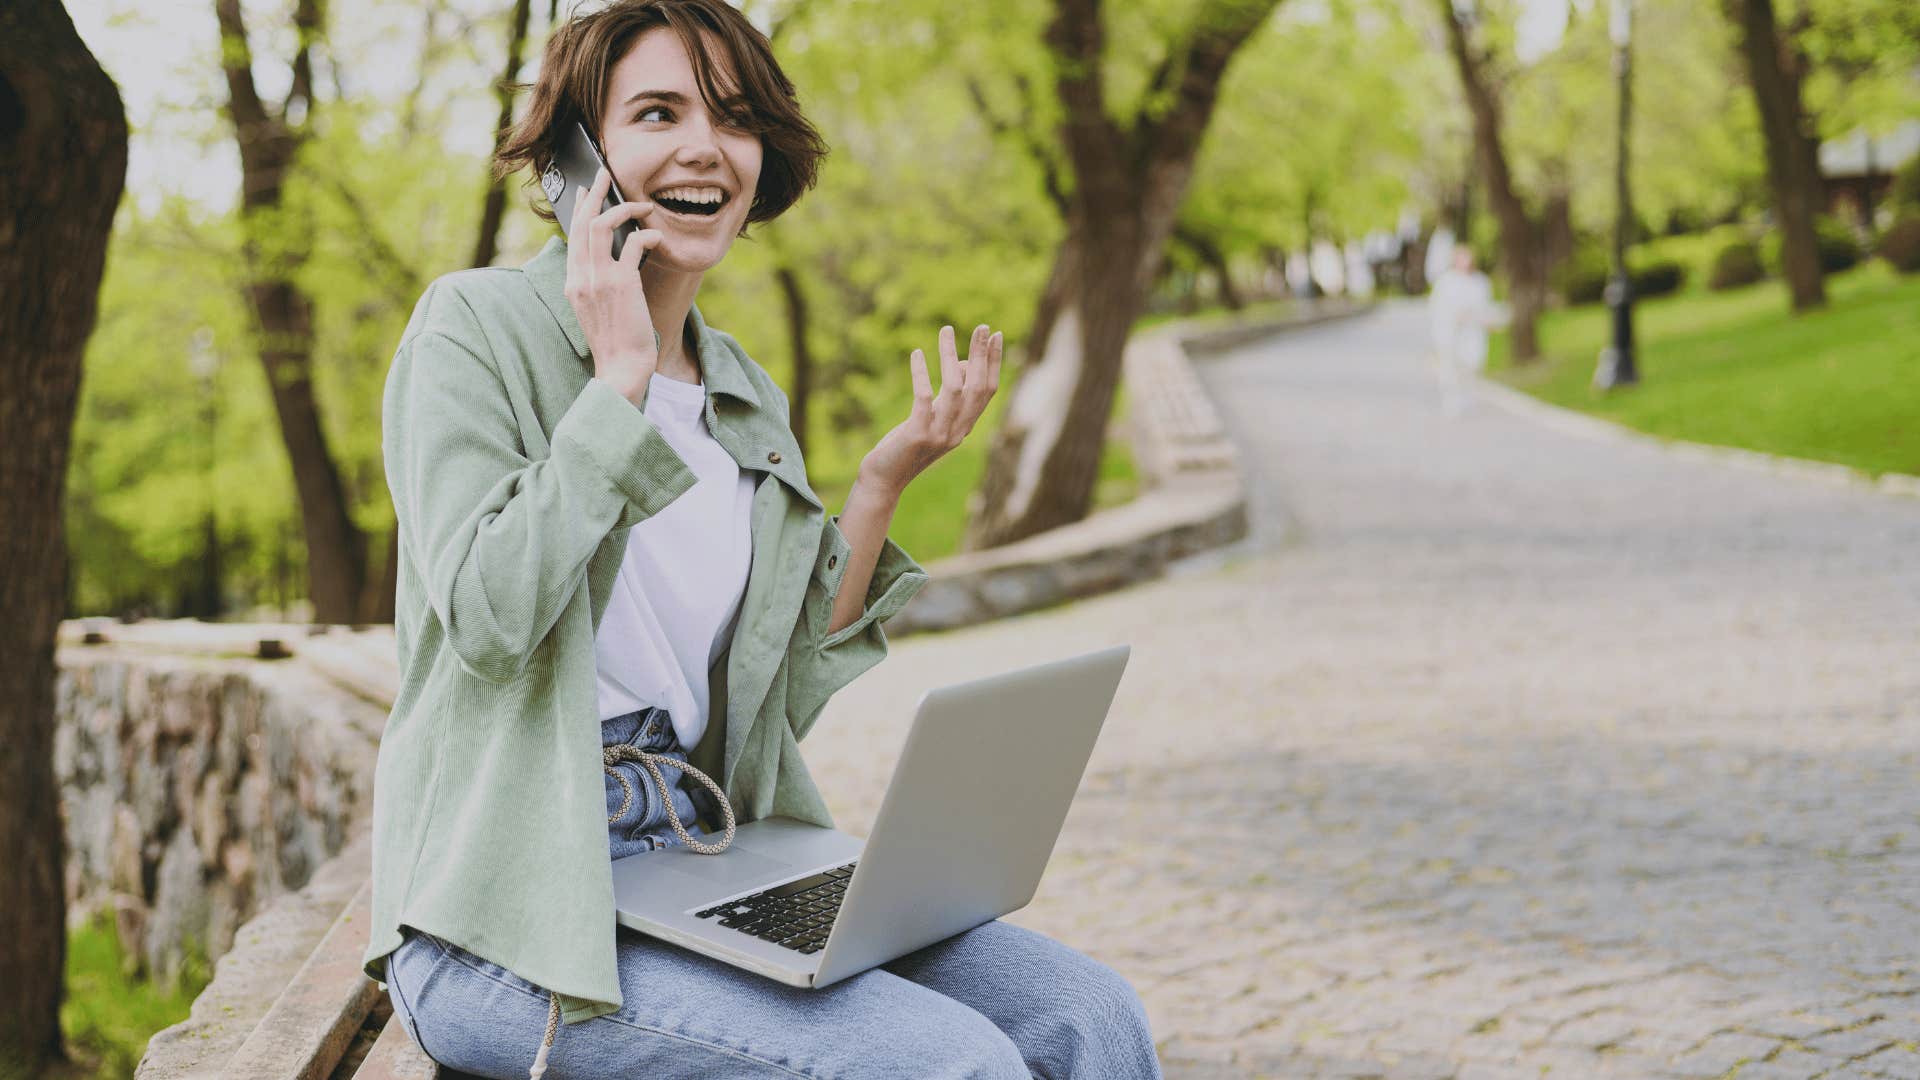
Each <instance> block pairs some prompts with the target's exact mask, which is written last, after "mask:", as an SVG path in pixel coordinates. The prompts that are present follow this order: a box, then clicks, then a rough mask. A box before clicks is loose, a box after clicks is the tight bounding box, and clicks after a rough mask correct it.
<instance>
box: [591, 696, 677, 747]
mask: <svg viewBox="0 0 1920 1080" xmlns="http://www.w3.org/2000/svg"><path fill="white" fill-rule="evenodd" d="M600 745H601V746H622V745H631V746H634V747H636V748H638V749H641V750H648V751H652V752H653V753H658V754H665V753H672V752H674V751H676V750H681V749H683V748H682V747H681V746H680V740H679V739H678V738H676V737H675V735H674V731H673V718H672V717H671V716H669V715H668V713H667V710H666V709H665V708H664V707H662V706H659V705H653V706H649V707H647V708H645V709H640V710H637V711H635V712H630V713H622V714H621V715H619V716H614V717H609V718H607V719H605V720H602V721H600Z"/></svg>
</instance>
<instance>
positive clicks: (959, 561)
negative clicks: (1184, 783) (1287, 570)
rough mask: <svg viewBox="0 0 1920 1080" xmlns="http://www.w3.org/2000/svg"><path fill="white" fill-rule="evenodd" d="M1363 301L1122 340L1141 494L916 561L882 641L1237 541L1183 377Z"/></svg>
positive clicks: (1148, 574) (1224, 476)
mask: <svg viewBox="0 0 1920 1080" xmlns="http://www.w3.org/2000/svg"><path fill="white" fill-rule="evenodd" d="M1371 310H1373V305H1372V304H1337V305H1336V304H1331V303H1325V302H1323V303H1322V304H1319V305H1316V306H1315V307H1314V308H1313V309H1312V310H1310V311H1307V312H1305V313H1294V314H1291V315H1288V316H1286V317H1284V318H1278V319H1266V320H1261V321H1257V322H1245V323H1235V322H1233V321H1231V320H1227V321H1225V322H1222V323H1219V324H1217V325H1211V326H1208V327H1206V328H1204V329H1202V328H1195V327H1192V326H1190V325H1189V324H1187V323H1182V322H1174V323H1168V324H1164V325H1161V326H1157V327H1154V328H1153V329H1151V330H1147V331H1144V332H1142V333H1139V334H1135V335H1133V336H1131V337H1129V338H1128V339H1127V344H1126V351H1125V354H1124V355H1123V357H1122V360H1121V364H1122V372H1121V378H1122V379H1123V380H1126V381H1127V384H1128V385H1129V386H1130V387H1139V388H1143V389H1144V390H1145V392H1141V393H1136V394H1135V395H1134V397H1133V402H1134V406H1133V416H1132V418H1131V420H1130V424H1131V426H1133V428H1134V432H1133V436H1132V439H1131V442H1132V444H1133V448H1134V454H1135V469H1136V471H1137V472H1138V474H1139V475H1140V478H1141V482H1142V489H1143V490H1142V491H1141V492H1140V494H1138V495H1137V496H1135V497H1134V498H1133V499H1132V500H1130V501H1129V502H1127V503H1125V504H1124V505H1121V506H1114V507H1108V508H1106V509H1104V510H1100V511H1098V512H1096V513H1093V514H1090V515H1088V516H1087V517H1085V518H1083V519H1081V520H1080V521H1076V522H1073V523H1072V524H1070V525H1062V526H1060V527H1058V528H1054V529H1049V530H1047V531H1046V532H1043V533H1037V534H1035V535H1033V536H1030V537H1027V538H1026V539H1024V540H1020V541H1016V542H1014V543H1011V544H1006V545H1003V546H1000V547H996V548H987V549H984V550H980V551H969V552H962V553H960V554H958V555H952V556H949V557H947V558H945V559H941V560H939V561H938V562H935V563H932V564H930V565H928V566H927V573H928V575H929V577H930V578H931V580H929V581H928V582H927V584H926V585H925V586H923V587H922V588H921V591H920V593H919V595H917V596H916V597H915V598H914V599H913V600H912V601H911V602H910V603H908V604H907V606H906V607H904V608H902V609H901V610H900V611H899V612H897V613H895V614H894V616H893V617H892V618H891V619H889V620H888V621H887V636H888V638H889V639H892V638H898V637H902V636H905V635H908V634H915V633H920V632H923V631H930V630H953V629H958V628H960V627H964V626H974V625H978V624H980V623H985V622H991V621H994V620H996V619H1003V618H1007V617H1009V616H1013V615H1020V614H1024V613H1026V612H1029V611H1035V610H1038V609H1041V608H1046V607H1051V606H1053V605H1055V604H1059V603H1062V602H1065V601H1067V600H1075V599H1080V598H1083V597H1088V596H1095V595H1098V594H1101V593H1107V592H1113V591H1116V590H1119V589H1123V588H1126V587H1127V586H1129V585H1134V584H1138V583H1140V582H1143V581H1149V580H1152V579H1154V578H1158V577H1161V576H1163V575H1164V574H1166V572H1167V569H1168V566H1169V564H1171V563H1174V562H1177V561H1180V560H1183V559H1186V558H1189V557H1191V556H1193V555H1197V554H1200V553H1202V552H1206V551H1210V550H1213V549H1216V548H1223V547H1226V546H1229V545H1231V544H1234V543H1236V542H1238V541H1240V540H1242V539H1244V538H1245V537H1246V536H1247V534H1248V531H1249V529H1250V526H1249V519H1248V514H1247V491H1246V482H1245V478H1244V477H1243V476H1242V474H1241V470H1240V463H1239V457H1238V453H1237V451H1236V449H1235V447H1234V445H1233V443H1232V440H1231V439H1230V438H1229V437H1228V434H1227V431H1226V428H1225V426H1224V425H1223V424H1222V423H1221V422H1220V419H1219V416H1218V414H1217V413H1216V411H1215V409H1214V407H1213V402H1212V400H1211V399H1210V398H1208V397H1207V395H1206V393H1205V391H1204V390H1203V389H1202V387H1201V385H1200V380H1199V378H1198V376H1196V375H1195V374H1194V373H1193V364H1194V363H1195V362H1196V358H1195V355H1194V354H1196V353H1199V354H1209V355H1210V354H1215V353H1219V352H1223V351H1226V350H1229V349H1233V348H1238V347H1240V346H1243V345H1247V344H1250V343H1252V342H1254V341H1258V340H1260V339H1263V338H1266V337H1270V336H1273V335H1276V334H1280V333H1285V332H1287V331H1289V330H1295V329H1301V328H1305V327H1310V326H1317V325H1320V324H1321V323H1326V322H1331V321H1334V320H1336V319H1344V318H1348V317H1351V316H1354V315H1359V314H1364V313H1365V312H1368V311H1371Z"/></svg>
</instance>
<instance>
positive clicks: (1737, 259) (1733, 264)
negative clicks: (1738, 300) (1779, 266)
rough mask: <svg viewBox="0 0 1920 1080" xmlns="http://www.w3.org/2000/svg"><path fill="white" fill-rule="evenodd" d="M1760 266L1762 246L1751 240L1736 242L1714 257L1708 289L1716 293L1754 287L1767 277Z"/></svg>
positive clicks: (1722, 249)
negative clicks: (1744, 286) (1745, 286)
mask: <svg viewBox="0 0 1920 1080" xmlns="http://www.w3.org/2000/svg"><path fill="white" fill-rule="evenodd" d="M1766 276H1767V275H1766V271H1765V270H1763V269H1762V268H1761V266H1760V246H1759V245H1758V244H1755V243H1754V242H1753V241H1751V240H1735V241H1734V242H1733V243H1731V244H1728V245H1727V246H1726V247H1723V248H1721V249H1720V254H1718V255H1715V256H1714V257H1713V273H1712V275H1711V276H1709V277H1708V279H1707V287H1708V288H1710V289H1713V290H1715V291H1722V290H1726V289H1737V288H1740V287H1741V286H1743V285H1752V284H1753V283H1754V282H1757V281H1759V280H1761V279H1762V278H1764V277H1766Z"/></svg>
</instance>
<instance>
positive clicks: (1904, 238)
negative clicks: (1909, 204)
mask: <svg viewBox="0 0 1920 1080" xmlns="http://www.w3.org/2000/svg"><path fill="white" fill-rule="evenodd" d="M1879 255H1880V257H1881V258H1883V259H1885V260H1887V261H1888V262H1889V263H1892V264H1893V268H1894V269H1895V270H1898V271H1900V272H1901V273H1903V274H1911V273H1915V272H1920V214H1914V213H1908V214H1904V215H1902V216H1901V217H1900V218H1899V219H1897V220H1896V221H1894V223H1893V224H1892V225H1889V226H1888V227H1887V231H1886V233H1885V234H1884V235H1882V236H1881V237H1880V250H1879Z"/></svg>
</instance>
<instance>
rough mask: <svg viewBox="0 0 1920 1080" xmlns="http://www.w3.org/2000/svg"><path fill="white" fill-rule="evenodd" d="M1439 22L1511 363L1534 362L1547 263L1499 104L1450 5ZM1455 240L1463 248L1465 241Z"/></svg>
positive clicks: (1445, 0)
mask: <svg viewBox="0 0 1920 1080" xmlns="http://www.w3.org/2000/svg"><path fill="white" fill-rule="evenodd" d="M1438 2H1439V5H1440V21H1441V22H1443V23H1445V24H1446V32H1447V51H1448V52H1450V53H1451V54H1452V55H1453V62H1454V67H1455V68H1456V69H1457V70H1458V71H1459V73H1460V85H1461V90H1462V91H1463V94H1464V96H1465V97H1466V99H1467V111H1468V113H1470V114H1471V115H1472V117H1473V149H1474V157H1475V159H1476V160H1477V161H1478V163H1479V166H1480V176H1481V179H1482V180H1483V181H1485V185H1486V192H1487V201H1488V202H1489V203H1491V204H1492V206H1493V214H1494V220H1496V221H1497V222H1499V225H1500V261H1501V263H1502V266H1503V269H1505V271H1506V274H1507V293H1508V301H1509V303H1508V306H1509V307H1510V308H1511V309H1512V316H1513V318H1512V323H1511V327H1510V329H1511V334H1512V338H1511V348H1510V350H1509V352H1510V354H1511V356H1512V358H1513V361H1514V363H1516V364H1524V363H1528V362H1530V361H1533V360H1537V359H1539V357H1540V338H1539V330H1538V324H1539V319H1540V312H1541V310H1542V309H1543V308H1544V307H1545V306H1546V298H1547V280H1546V278H1547V270H1548V266H1547V257H1546V250H1545V248H1546V245H1545V242H1544V240H1543V237H1542V229H1541V227H1540V226H1539V224H1538V223H1537V222H1535V221H1534V220H1533V218H1532V217H1531V216H1529V215H1528V213H1527V209H1526V206H1525V204H1524V203H1522V202H1521V201H1520V193H1519V191H1518V190H1516V189H1515V187H1514V183H1513V171H1512V169H1511V168H1509V166H1508V164H1507V152H1506V148H1505V146H1503V145H1502V144H1501V141H1500V102H1499V99H1498V98H1497V97H1496V96H1495V94H1494V90H1493V87H1492V86H1491V85H1489V84H1488V82H1487V79H1486V75H1485V72H1484V70H1483V69H1482V62H1481V60H1480V58H1479V57H1478V56H1476V55H1475V54H1474V51H1473V46H1472V45H1471V44H1470V43H1469V42H1468V41H1467V31H1466V27H1464V26H1461V25H1460V19H1459V16H1458V15H1457V14H1456V13H1455V10H1454V6H1453V0H1438ZM1460 239H1461V240H1462V241H1463V242H1464V240H1465V239H1466V238H1465V235H1464V234H1462V235H1461V237H1460Z"/></svg>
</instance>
